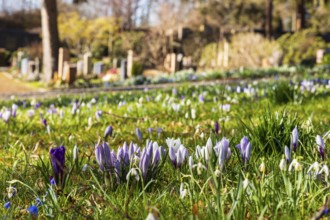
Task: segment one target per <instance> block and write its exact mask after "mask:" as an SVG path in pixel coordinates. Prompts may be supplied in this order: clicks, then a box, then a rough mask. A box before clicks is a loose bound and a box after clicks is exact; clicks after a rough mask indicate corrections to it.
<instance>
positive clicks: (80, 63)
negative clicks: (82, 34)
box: [77, 60, 84, 76]
mask: <svg viewBox="0 0 330 220" xmlns="http://www.w3.org/2000/svg"><path fill="white" fill-rule="evenodd" d="M83 70H84V61H82V60H78V61H77V76H81V75H83Z"/></svg>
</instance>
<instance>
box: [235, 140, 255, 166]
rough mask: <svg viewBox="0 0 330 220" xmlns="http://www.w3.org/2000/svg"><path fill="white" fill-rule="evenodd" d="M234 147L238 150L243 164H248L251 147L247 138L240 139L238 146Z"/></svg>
mask: <svg viewBox="0 0 330 220" xmlns="http://www.w3.org/2000/svg"><path fill="white" fill-rule="evenodd" d="M236 147H237V148H238V149H239V151H240V153H241V156H242V160H243V162H244V163H248V161H249V160H250V155H251V150H252V145H251V143H250V141H249V139H248V138H247V137H245V136H244V137H243V138H242V139H241V142H240V144H238V145H236Z"/></svg>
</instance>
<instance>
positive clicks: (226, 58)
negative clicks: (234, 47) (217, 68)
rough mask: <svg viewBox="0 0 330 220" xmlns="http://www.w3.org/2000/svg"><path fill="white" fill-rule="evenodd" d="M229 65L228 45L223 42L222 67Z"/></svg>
mask: <svg viewBox="0 0 330 220" xmlns="http://www.w3.org/2000/svg"><path fill="white" fill-rule="evenodd" d="M228 65H229V43H228V42H227V41H225V43H224V46H223V66H224V67H228Z"/></svg>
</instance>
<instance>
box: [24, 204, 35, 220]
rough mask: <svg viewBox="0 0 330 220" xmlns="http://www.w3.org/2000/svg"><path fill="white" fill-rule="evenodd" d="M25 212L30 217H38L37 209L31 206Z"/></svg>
mask: <svg viewBox="0 0 330 220" xmlns="http://www.w3.org/2000/svg"><path fill="white" fill-rule="evenodd" d="M26 210H27V211H28V212H29V213H30V215H31V216H32V217H33V218H37V217H38V207H37V206H35V205H32V206H30V207H29V208H27V209H26Z"/></svg>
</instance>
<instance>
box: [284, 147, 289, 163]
mask: <svg viewBox="0 0 330 220" xmlns="http://www.w3.org/2000/svg"><path fill="white" fill-rule="evenodd" d="M284 155H285V159H286V162H287V163H289V162H290V160H291V152H290V149H289V148H288V146H285V148H284Z"/></svg>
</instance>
